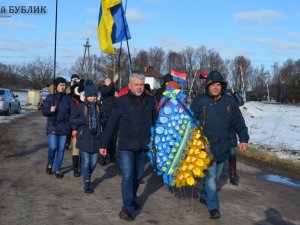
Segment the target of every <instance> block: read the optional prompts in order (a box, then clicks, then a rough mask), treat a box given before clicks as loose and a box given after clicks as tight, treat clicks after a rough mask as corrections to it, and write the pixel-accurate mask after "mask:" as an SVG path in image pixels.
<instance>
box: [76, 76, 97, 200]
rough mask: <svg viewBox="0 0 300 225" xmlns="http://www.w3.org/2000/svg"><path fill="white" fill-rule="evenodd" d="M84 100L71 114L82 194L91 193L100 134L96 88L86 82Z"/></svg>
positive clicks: (89, 82)
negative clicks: (80, 165) (79, 166)
mask: <svg viewBox="0 0 300 225" xmlns="http://www.w3.org/2000/svg"><path fill="white" fill-rule="evenodd" d="M84 93H85V100H84V102H79V103H78V104H77V105H76V106H75V107H74V108H73V109H72V112H71V124H72V129H73V132H74V131H75V130H76V137H77V142H76V147H77V148H78V149H79V151H80V156H81V164H82V169H81V170H82V177H83V182H84V192H85V193H87V194H90V193H93V189H92V188H91V175H92V173H93V171H94V169H95V167H96V165H97V162H98V159H99V148H100V137H101V133H102V129H101V123H100V120H101V118H100V115H101V112H100V108H99V105H98V102H97V96H98V90H97V87H96V86H95V85H94V84H93V83H92V82H91V81H90V80H87V81H86V84H85V87H84Z"/></svg>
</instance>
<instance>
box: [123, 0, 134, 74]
mask: <svg viewBox="0 0 300 225" xmlns="http://www.w3.org/2000/svg"><path fill="white" fill-rule="evenodd" d="M121 4H122V3H121ZM126 7H127V0H126V3H125V9H126ZM121 11H122V20H123V26H124V31H125V37H126V43H127V51H128V57H129V66H130V67H129V68H130V74H131V73H132V71H133V69H132V61H131V55H130V49H129V43H128V34H127V29H126V24H125V15H124V10H123V8H121Z"/></svg>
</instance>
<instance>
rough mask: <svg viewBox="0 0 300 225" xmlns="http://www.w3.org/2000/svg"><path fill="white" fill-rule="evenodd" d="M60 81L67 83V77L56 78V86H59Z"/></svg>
mask: <svg viewBox="0 0 300 225" xmlns="http://www.w3.org/2000/svg"><path fill="white" fill-rule="evenodd" d="M60 83H65V84H66V83H67V81H66V79H65V78H63V77H58V78H56V79H55V80H54V86H55V87H57V86H58V85H59V84H60Z"/></svg>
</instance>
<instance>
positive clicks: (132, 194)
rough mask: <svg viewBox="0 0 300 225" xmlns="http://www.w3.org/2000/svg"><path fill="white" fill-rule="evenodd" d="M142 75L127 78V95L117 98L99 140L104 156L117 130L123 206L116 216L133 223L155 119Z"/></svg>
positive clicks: (153, 100) (155, 114)
mask: <svg viewBox="0 0 300 225" xmlns="http://www.w3.org/2000/svg"><path fill="white" fill-rule="evenodd" d="M144 84H145V76H144V75H142V74H140V73H133V74H132V75H131V76H130V78H129V85H128V86H129V90H130V91H129V93H128V94H125V95H123V96H121V97H119V98H117V99H116V102H115V104H114V107H113V109H112V115H111V116H110V118H109V120H108V124H107V125H106V127H105V129H104V132H103V135H102V137H101V141H100V154H101V155H106V154H107V148H108V146H109V141H110V139H111V138H112V137H113V134H114V132H115V131H116V130H118V138H117V150H118V151H119V163H120V169H121V172H122V184H121V187H122V197H123V207H122V211H121V212H120V214H119V216H120V218H121V219H124V220H134V217H133V215H132V214H133V213H134V211H135V210H140V209H141V207H140V206H139V205H138V203H137V201H136V198H137V195H136V193H137V190H138V188H139V184H140V182H141V180H142V177H143V172H144V167H145V164H146V161H147V152H148V150H149V147H148V144H149V143H150V136H151V126H154V124H155V120H156V117H157V110H156V104H155V99H154V97H153V96H151V95H148V94H147V93H145V92H144Z"/></svg>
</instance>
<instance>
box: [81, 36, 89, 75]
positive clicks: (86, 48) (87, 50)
mask: <svg viewBox="0 0 300 225" xmlns="http://www.w3.org/2000/svg"><path fill="white" fill-rule="evenodd" d="M83 47H84V54H83V59H82V64H81V72H80V77H81V78H82V76H83V74H84V71H83V70H84V65H85V59H86V52H88V56H87V57H88V62H87V63H88V65H87V66H88V69H87V76H86V77H84V78H89V79H91V55H90V47H91V45H90V44H89V39H86V43H85V45H83Z"/></svg>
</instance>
